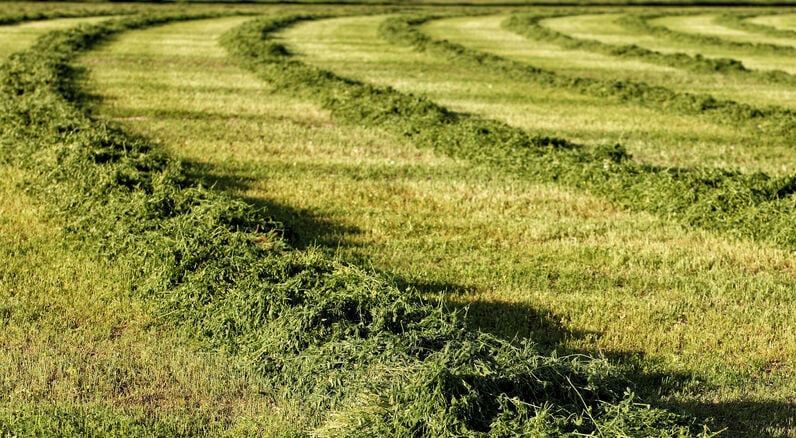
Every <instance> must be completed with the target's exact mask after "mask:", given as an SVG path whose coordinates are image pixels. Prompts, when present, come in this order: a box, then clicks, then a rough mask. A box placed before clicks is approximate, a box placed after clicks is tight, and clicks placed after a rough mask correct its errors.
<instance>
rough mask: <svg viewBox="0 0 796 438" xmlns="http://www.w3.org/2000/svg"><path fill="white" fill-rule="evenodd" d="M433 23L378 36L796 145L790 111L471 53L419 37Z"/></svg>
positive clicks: (397, 24) (405, 22)
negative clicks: (789, 140)
mask: <svg viewBox="0 0 796 438" xmlns="http://www.w3.org/2000/svg"><path fill="white" fill-rule="evenodd" d="M432 18H433V17H429V16H419V17H411V16H404V17H393V18H389V19H387V20H385V21H384V22H383V23H382V25H381V26H380V29H379V30H380V33H381V35H382V36H383V37H384V38H385V39H386V40H388V41H390V42H394V43H396V44H405V45H411V46H412V47H414V48H415V49H416V50H419V51H425V52H429V53H434V54H435V55H439V56H444V57H447V58H448V59H450V60H451V61H452V62H456V63H460V64H466V65H468V66H471V67H473V68H480V69H487V70H488V71H490V72H493V73H495V74H501V75H505V76H507V77H511V78H514V79H517V80H521V81H525V82H528V81H531V82H533V83H536V84H539V85H542V86H547V87H557V88H564V89H568V90H573V91H575V92H578V93H582V94H586V95H590V96H595V97H599V98H606V99H616V100H618V101H621V102H629V103H633V104H637V105H642V106H646V107H650V108H653V109H659V110H662V111H667V112H675V113H680V114H685V115H693V116H700V117H706V118H708V119H709V120H711V121H713V122H715V123H720V124H730V125H737V124H743V125H744V126H748V127H749V128H750V129H756V130H758V131H760V132H761V135H777V136H783V137H787V138H792V139H796V129H794V128H796V112H794V111H793V110H791V109H788V108H783V107H775V106H769V107H765V108H757V107H754V106H752V105H749V104H744V103H738V102H735V101H731V100H719V99H716V98H714V97H713V96H711V95H707V94H693V93H684V92H677V91H673V90H671V89H669V88H666V87H663V86H658V85H650V84H647V83H645V82H636V81H627V80H603V79H594V78H586V77H577V76H570V75H562V74H558V73H556V72H554V71H549V70H545V69H541V68H538V67H534V66H530V65H528V64H525V63H522V62H518V61H513V60H510V59H506V58H503V57H500V56H498V55H493V54H490V53H484V52H480V51H477V50H473V49H468V48H466V47H464V46H462V45H460V44H456V43H452V42H449V41H444V40H435V39H433V38H431V37H429V36H427V35H425V34H423V33H421V32H420V31H418V29H417V25H419V24H421V23H424V22H426V21H428V20H430V19H432Z"/></svg>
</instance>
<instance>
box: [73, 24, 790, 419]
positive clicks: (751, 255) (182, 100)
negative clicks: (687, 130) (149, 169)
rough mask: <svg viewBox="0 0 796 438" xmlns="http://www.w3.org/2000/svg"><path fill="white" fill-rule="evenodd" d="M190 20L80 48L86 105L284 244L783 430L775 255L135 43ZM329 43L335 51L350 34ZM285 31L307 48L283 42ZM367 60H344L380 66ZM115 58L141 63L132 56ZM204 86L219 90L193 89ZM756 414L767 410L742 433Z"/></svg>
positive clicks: (395, 62) (679, 397)
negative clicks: (94, 105)
mask: <svg viewBox="0 0 796 438" xmlns="http://www.w3.org/2000/svg"><path fill="white" fill-rule="evenodd" d="M192 29H196V28H194V27H192V26H190V25H174V26H170V27H169V28H163V29H162V31H163V32H167V33H168V32H173V35H175V36H174V37H167V36H166V35H165V34H159V33H158V32H157V31H155V32H152V33H150V32H141V33H139V34H137V35H136V34H130V35H128V36H127V37H123V38H121V39H120V40H119V41H118V42H117V43H116V44H114V45H111V46H108V47H106V49H105V50H103V51H102V52H99V53H98V54H97V55H92V56H90V57H88V58H86V61H85V62H86V63H87V64H88V65H91V66H92V70H93V71H94V72H95V73H94V76H92V80H93V81H96V83H97V84H99V86H100V88H99V90H101V92H100V94H102V95H103V96H105V99H106V100H105V102H106V105H105V106H104V107H103V111H107V112H108V115H109V116H111V117H113V118H116V119H119V120H122V121H124V123H125V125H126V126H127V127H128V128H130V129H134V130H136V131H137V132H141V133H144V134H146V135H148V136H152V137H154V138H158V139H160V140H161V141H162V142H163V144H164V146H165V147H167V148H169V150H171V151H172V152H173V153H175V154H179V155H180V156H182V157H184V158H186V159H188V160H190V161H193V162H199V163H202V164H203V165H204V166H205V167H206V168H207V169H209V170H210V172H211V175H210V176H209V178H210V181H214V182H215V183H216V184H218V185H219V187H227V188H229V189H231V190H233V191H234V193H238V194H241V195H242V196H244V197H246V198H248V199H250V200H252V201H253V202H256V203H259V204H260V205H265V206H268V207H269V211H271V212H272V213H274V214H275V215H276V216H277V217H278V218H280V219H282V221H283V222H285V224H286V227H287V229H286V235H287V236H288V237H289V238H290V239H291V240H292V241H293V242H294V243H295V244H296V245H298V246H304V245H307V244H310V243H313V242H315V243H319V244H322V245H323V246H324V247H325V248H327V251H330V252H335V253H338V254H341V255H343V256H344V257H345V258H347V259H353V260H361V261H362V263H365V264H372V265H373V266H374V267H376V268H377V269H379V270H382V271H384V272H386V273H388V274H390V275H392V276H394V277H396V278H397V279H399V280H401V281H402V282H404V283H406V284H409V285H415V286H417V287H420V288H421V290H423V291H425V292H426V293H429V294H437V293H440V292H442V293H446V294H447V295H448V296H449V298H450V300H451V301H453V302H461V303H468V304H470V305H471V310H470V316H471V318H472V319H473V320H475V321H477V322H478V323H479V324H480V325H481V326H482V327H484V328H485V329H489V330H491V331H494V332H496V333H499V334H501V335H502V336H505V337H508V338H511V337H513V336H515V335H519V336H521V337H524V336H529V337H531V338H532V339H534V340H537V341H538V342H541V343H542V345H544V346H545V348H549V349H554V348H555V349H559V350H561V351H589V352H594V351H603V352H606V353H608V354H610V355H612V356H615V357H616V358H620V359H621V360H622V361H623V362H624V363H625V364H626V365H628V367H629V368H635V370H636V372H638V373H639V375H640V376H641V377H642V378H645V379H647V382H648V384H649V385H650V387H655V388H658V387H660V388H662V389H661V390H662V391H663V394H664V400H666V401H668V402H669V403H670V404H671V405H672V406H675V407H679V408H682V409H686V410H688V411H690V412H694V413H698V414H710V415H716V416H719V417H720V418H721V422H722V423H725V424H726V423H729V424H730V425H731V426H732V427H733V430H734V431H735V432H738V433H740V431H741V430H746V431H747V432H748V431H750V430H753V431H754V432H752V433H760V432H761V430H762V429H765V428H766V427H770V428H771V429H770V430H769V432H770V433H772V434H775V433H787V431H788V427H789V426H788V421H789V417H788V415H789V412H790V406H789V405H788V404H787V402H786V401H785V400H787V399H788V397H789V394H792V391H793V388H792V387H791V385H789V383H788V382H789V381H790V380H791V376H792V373H793V370H792V369H791V368H790V367H789V366H788V365H787V363H788V360H787V357H788V355H789V354H790V353H788V352H789V351H792V350H793V338H792V336H784V337H779V336H777V333H780V332H779V331H772V330H771V329H770V328H768V326H769V325H770V324H774V323H775V322H776V321H780V323H781V324H784V326H788V325H789V324H791V323H789V322H786V321H792V320H793V315H790V314H788V313H787V308H789V306H787V305H784V306H782V307H781V309H782V311H784V312H786V313H785V314H783V313H778V314H776V315H773V314H771V306H770V303H771V301H772V300H786V301H787V300H788V299H789V294H788V292H787V291H788V290H791V289H792V282H791V280H790V272H791V271H790V270H791V263H792V261H791V260H790V256H789V255H788V253H787V252H783V251H779V250H776V249H772V248H768V247H766V246H764V245H762V246H761V245H755V244H750V243H748V242H747V243H743V242H734V241H732V240H725V239H722V238H720V237H717V236H715V235H711V234H709V233H703V232H695V231H685V230H683V229H681V228H679V227H677V226H672V225H671V224H669V223H668V222H666V221H661V220H660V219H658V218H655V217H653V216H649V215H644V214H633V213H628V212H625V211H622V210H619V209H616V208H615V207H612V206H611V205H609V204H607V203H605V202H604V201H602V200H600V199H598V198H595V197H590V196H587V195H584V194H581V193H577V192H573V191H571V190H567V189H562V188H561V187H557V186H556V185H554V184H552V185H551V184H538V183H533V182H529V181H527V180H524V179H523V178H518V177H515V176H512V175H510V174H505V173H502V172H496V171H495V170H494V169H492V168H483V167H478V166H472V165H471V164H468V163H466V162H462V161H460V160H452V159H450V158H447V157H445V156H441V155H439V154H438V153H430V152H428V151H422V150H415V149H413V147H412V146H411V144H409V143H407V141H406V140H404V139H401V138H400V137H394V136H389V135H385V134H384V133H383V132H381V131H379V130H376V129H374V128H368V127H352V126H350V125H346V124H343V125H340V124H339V122H337V121H335V119H331V118H330V116H329V114H328V112H327V110H324V109H321V108H319V107H317V106H316V105H314V104H312V103H311V102H308V101H307V100H305V99H296V98H294V97H289V96H286V95H285V94H284V93H283V92H280V91H279V90H280V89H279V88H277V89H274V88H272V87H271V86H269V85H267V84H257V83H254V82H249V81H242V80H241V77H240V76H238V74H239V73H237V72H235V71H234V70H232V71H231V70H229V69H228V67H227V66H225V65H221V64H215V63H203V62H199V60H200V58H202V57H203V56H205V54H207V55H208V56H210V57H211V58H215V57H216V56H220V53H219V52H218V49H214V48H213V46H212V45H209V44H208V43H207V42H206V41H197V40H196V39H195V38H191V39H190V40H191V41H192V42H191V44H190V47H192V50H191V51H192V52H194V53H197V55H196V56H195V57H193V58H191V57H186V58H185V59H179V60H170V58H169V53H170V52H171V51H172V50H173V49H171V48H170V47H169V46H163V45H160V44H147V42H156V41H160V40H174V41H180V40H181V41H185V39H184V38H185V37H186V36H188V35H195V34H196V31H193V30H192ZM333 35H334V33H326V34H324V38H326V39H329V38H330V37H331V36H333ZM347 35H348V36H349V37H350V38H351V39H350V40H349V42H347V44H345V45H344V47H345V46H351V45H354V44H355V43H356V41H357V40H355V39H354V38H353V37H354V36H355V35H356V33H355V32H352V33H350V34H347ZM363 35H365V37H364V38H365V39H367V35H369V34H367V33H363ZM176 36H179V37H176ZM298 40H301V41H304V42H307V43H308V42H309V39H308V38H307V36H306V35H303V36H301V37H299V36H296V38H295V39H294V38H291V41H298ZM369 43H372V42H370V41H369ZM361 44H363V45H364V42H363V43H361ZM141 47H147V49H146V50H142V49H139V48H141ZM377 51H378V49H377ZM381 52H382V55H380V56H381V57H377V58H371V57H362V58H364V59H365V60H366V61H367V62H371V61H373V60H375V59H380V60H381V61H382V62H384V61H385V60H384V58H383V57H384V56H387V55H384V52H385V51H384V50H382V51H381ZM132 53H135V56H131V54H132ZM335 53H337V54H338V56H340V55H341V54H345V52H344V51H339V52H335ZM200 54H201V55H200ZM374 56H375V55H374ZM133 58H134V59H138V60H139V61H140V60H142V59H143V60H146V61H145V62H143V63H140V64H138V66H136V64H135V63H134V62H133V61H132V59H133ZM354 58H356V57H354V56H352V57H345V58H339V59H340V60H341V61H343V60H345V61H346V62H347V65H352V64H353V63H354V61H353V59H354ZM390 59H392V62H391V63H390V64H389V65H390V67H391V68H392V69H396V68H399V67H401V65H402V61H405V60H413V61H414V60H416V58H415V57H414V55H413V54H411V53H409V52H404V53H400V54H398V55H393V56H392V57H391V58H390ZM167 60H168V61H167ZM377 64H378V63H374V64H373V65H377ZM209 66H213V68H212V69H210V68H209ZM417 66H418V64H417V63H416V62H415V63H414V64H412V68H416V67H417ZM357 67H359V68H361V70H362V71H365V70H368V68H367V67H363V66H353V67H352V68H357ZM153 69H160V70H154V71H159V72H160V74H159V75H156V76H155V77H153V75H151V72H152V71H153ZM398 73H406V76H404V79H405V80H406V78H411V79H412V80H416V79H415V78H414V77H413V76H410V75H409V73H408V72H406V71H400V70H399V72H398ZM422 73H423V75H422V78H421V79H422V80H429V78H430V79H435V77H434V74H436V75H442V72H439V73H437V72H435V71H434V70H431V69H427V68H424V69H423V70H422ZM445 73H447V74H450V68H448V70H447V71H446V72H445ZM415 76H419V75H417V74H416V75H415ZM147 78H149V82H147V84H148V85H147V86H146V87H144V88H143V90H141V91H139V90H140V88H139V86H140V85H141V83H142V82H143V81H145V80H147ZM156 78H160V79H156ZM437 80H438V79H437ZM176 83H183V84H185V83H191V84H192V85H191V86H183V87H179V88H175V87H174V86H173V84H176ZM134 84H135V85H134ZM207 84H213V86H214V87H217V88H221V89H223V90H225V92H224V93H217V94H212V95H211V94H207V93H205V92H204V90H206V89H207ZM397 86H403V87H406V88H410V87H411V86H412V82H404V83H403V84H397ZM429 88H432V87H429ZM448 89H450V88H448ZM211 108H212V109H213V110H212V111H210V110H209V109H211ZM651 273H652V274H651ZM750 273H755V274H754V275H751V276H750ZM762 291H765V292H762ZM728 318H730V319H733V318H734V321H732V322H730V321H729V320H728ZM778 324H779V323H778ZM739 327H740V328H739ZM739 330H741V331H742V333H743V335H739ZM770 342H773V344H770ZM761 345H771V347H770V348H768V347H765V348H762V349H761V348H759V346H761ZM780 354H781V356H780ZM762 376H765V377H762ZM775 388H776V389H775ZM772 391H773V393H772ZM743 403H747V404H748V405H747V406H744V407H742V409H739V410H737V411H736V409H735V408H736V406H737V405H736V404H738V406H740V404H743ZM762 406H766V409H767V410H768V411H769V412H768V415H766V416H763V417H762V418H757V419H756V422H755V425H754V426H749V425H746V426H744V425H743V423H748V424H751V422H752V419H754V418H755V416H757V415H759V414H758V412H757V411H758V410H759V408H760V407H762Z"/></svg>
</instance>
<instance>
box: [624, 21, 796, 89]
mask: <svg viewBox="0 0 796 438" xmlns="http://www.w3.org/2000/svg"><path fill="white" fill-rule="evenodd" d="M658 19H661V20H664V21H667V20H675V21H676V19H677V16H661V15H660V14H644V13H641V14H627V15H623V16H622V17H620V18H619V23H621V24H622V25H623V26H625V27H627V28H629V29H630V30H631V31H632V32H636V33H641V34H652V35H655V36H658V37H660V39H661V41H662V45H660V44H661V43H656V46H655V47H648V46H646V45H644V46H643V47H648V48H653V49H655V50H659V51H662V52H665V51H667V50H668V51H670V52H684V53H687V54H689V55H691V56H696V55H702V56H707V57H711V58H729V59H736V60H738V61H741V62H742V63H743V65H744V66H746V67H747V68H750V69H753V70H760V71H765V72H772V74H774V73H776V72H777V71H784V72H787V73H789V74H791V75H793V74H796V64H794V61H793V59H795V58H794V57H793V52H796V49H793V48H791V47H777V46H770V45H754V44H751V43H740V42H733V41H728V40H723V39H721V38H718V37H715V36H710V35H704V34H693V33H688V32H676V31H673V30H671V29H669V28H668V27H666V26H664V25H659V24H655V23H656V20H658ZM783 55H786V56H783Z"/></svg>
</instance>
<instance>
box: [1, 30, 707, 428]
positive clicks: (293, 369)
mask: <svg viewBox="0 0 796 438" xmlns="http://www.w3.org/2000/svg"><path fill="white" fill-rule="evenodd" d="M184 18H190V17H175V16H158V17H148V18H130V19H125V20H117V21H114V22H111V23H106V24H102V25H97V26H90V27H84V28H80V29H77V30H71V31H67V32H58V33H52V34H49V35H48V36H47V37H46V38H44V39H42V40H40V42H39V43H38V44H37V45H36V46H35V47H34V48H33V49H32V50H30V51H27V52H25V53H22V54H18V55H15V56H13V57H12V58H11V60H10V61H9V62H7V63H5V64H4V65H3V66H2V67H0V94H2V96H3V99H2V104H0V126H3V128H4V129H3V132H2V141H3V143H4V144H6V145H9V146H10V147H8V148H6V150H4V155H5V156H6V157H7V159H8V160H9V161H11V162H12V163H14V164H16V165H18V166H21V167H24V168H26V169H28V170H29V171H31V172H35V173H36V175H37V176H36V177H34V178H33V179H32V180H31V181H30V186H29V187H30V190H31V191H32V192H33V193H36V194H38V195H39V196H41V198H42V199H44V200H46V201H48V202H49V203H51V204H52V206H53V212H55V213H58V214H62V215H63V216H64V220H65V221H66V222H67V223H68V224H69V226H68V227H67V229H68V231H69V232H70V233H71V236H72V237H73V238H74V239H76V240H82V241H83V242H84V243H85V244H86V245H88V246H91V247H93V248H95V249H96V250H97V251H99V252H100V253H103V254H106V255H108V256H113V257H114V258H115V259H116V260H123V261H125V262H126V263H127V264H128V265H130V266H137V267H138V269H137V271H136V272H135V273H134V274H135V275H136V278H137V279H138V281H137V284H138V285H139V286H138V290H137V292H138V293H139V294H141V295H142V296H145V297H148V298H150V299H151V300H152V301H153V303H155V304H156V305H157V306H158V307H159V309H160V312H161V315H160V316H161V317H162V319H163V320H164V321H168V322H170V323H173V324H174V325H176V326H178V327H180V328H181V329H182V330H184V331H185V332H186V333H188V334H189V335H191V336H193V337H196V338H199V339H202V340H204V341H205V342H207V343H208V344H210V345H213V346H216V347H217V348H220V349H223V350H225V351H228V352H232V353H236V354H240V355H243V356H244V357H248V358H250V359H251V360H252V361H253V362H254V364H255V365H256V366H257V367H259V369H260V370H261V371H262V372H263V373H264V374H265V375H266V376H268V377H269V378H270V381H271V384H272V385H273V391H274V392H276V393H281V394H282V395H284V397H285V398H288V399H292V400H300V401H301V402H302V404H303V405H305V408H306V409H308V410H310V411H312V412H315V418H317V422H316V423H315V424H313V425H310V428H312V427H315V429H316V432H317V433H318V434H327V435H347V436H350V435H351V434H366V435H372V434H394V435H399V436H403V435H424V436H458V435H465V434H466V435H482V436H487V435H495V436H498V435H507V434H516V433H534V434H546V435H564V434H571V435H581V434H596V435H603V434H606V433H608V434H626V435H627V434H631V435H639V436H649V435H658V436H688V435H691V434H702V435H708V433H707V432H706V431H705V430H702V429H700V428H698V427H697V426H694V424H693V423H692V422H691V421H689V420H687V419H684V418H681V417H678V416H676V415H673V414H671V413H669V412H666V411H663V410H660V409H654V408H650V407H649V406H646V405H641V404H637V403H635V402H634V399H633V396H632V394H631V393H629V392H625V391H624V388H625V387H626V385H627V383H628V382H626V381H625V380H624V379H623V378H622V377H621V376H620V375H619V374H618V373H617V372H616V371H615V369H613V368H612V367H610V366H608V364H607V363H606V362H605V361H604V360H600V359H592V358H587V357H581V356H569V357H561V358H559V357H555V356H542V355H539V354H538V353H537V352H536V351H535V350H534V348H533V346H531V345H529V344H528V343H527V342H521V343H518V345H513V344H510V343H508V342H506V341H502V340H500V339H497V338H495V337H494V336H491V335H488V334H484V333H481V332H477V331H474V330H470V329H469V328H468V327H467V325H466V322H465V320H464V318H463V317H462V314H461V313H459V312H450V311H448V310H446V309H444V308H443V307H441V306H439V305H437V304H434V303H428V302H426V301H424V300H423V299H422V297H421V296H420V294H419V293H418V292H417V291H414V290H411V289H410V290H400V289H398V288H397V287H395V286H394V285H392V284H390V283H389V282H388V281H387V280H385V279H383V278H381V277H379V276H377V275H374V274H372V273H369V272H366V271H363V270H362V269H359V268H357V267H354V266H349V265H346V264H343V263H341V262H340V261H338V260H335V259H332V258H329V257H328V256H325V255H322V254H320V253H318V252H315V251H312V250H307V251H297V250H294V249H291V248H289V247H288V245H287V244H286V243H285V242H284V240H283V239H282V238H281V237H280V236H279V229H280V227H279V225H278V224H275V223H273V222H272V221H270V220H269V219H268V216H267V213H266V212H264V211H260V210H256V209H254V208H253V207H251V206H250V205H248V204H246V203H243V202H241V201H239V200H235V199H233V198H230V197H228V196H225V195H223V194H220V193H218V192H215V191H212V190H209V189H207V188H205V187H203V186H201V185H200V184H198V183H196V182H195V181H193V180H192V179H191V178H190V177H189V176H187V172H186V171H185V170H184V169H183V166H182V164H181V163H179V162H177V161H176V160H173V159H172V158H170V157H168V156H166V155H165V154H163V153H162V152H161V151H160V150H159V149H158V148H156V147H155V146H153V145H152V144H151V143H149V142H148V141H147V140H146V139H143V138H138V137H133V136H130V135H127V134H125V133H124V132H123V131H121V130H119V129H118V128H117V127H115V126H113V125H112V124H109V123H107V122H98V121H95V120H92V119H91V118H89V117H88V116H87V115H86V114H85V113H84V112H83V111H82V110H81V109H80V108H79V105H76V104H75V103H76V102H75V101H76V100H77V99H78V98H79V96H80V90H79V89H78V88H77V87H76V85H75V83H74V82H73V81H72V80H70V79H71V78H73V74H74V72H73V70H72V68H71V67H70V61H71V60H72V58H73V57H74V56H75V55H76V53H77V52H79V51H80V50H85V49H87V48H90V47H91V46H92V45H94V44H96V43H97V42H99V41H101V40H103V39H104V38H106V37H108V36H109V35H112V34H114V33H117V32H121V31H124V30H126V29H132V28H136V27H142V26H147V25H153V24H157V23H161V22H165V21H168V20H174V19H184ZM297 19H298V18H295V17H292V18H287V19H268V20H266V21H264V22H262V23H254V24H253V25H250V26H246V27H244V28H243V31H242V33H241V34H239V35H238V38H232V39H230V40H229V42H230V43H235V42H237V43H238V44H239V46H238V47H240V48H243V49H248V50H251V49H252V48H253V49H254V51H252V52H249V53H251V54H253V55H256V56H257V57H258V60H259V61H261V62H262V61H268V60H271V59H280V60H282V59H283V58H284V55H285V53H284V51H282V50H280V49H279V48H278V47H277V46H271V47H270V48H269V47H268V45H267V44H266V45H265V46H262V45H260V44H261V43H262V38H261V37H262V36H263V33H264V29H276V28H277V27H279V26H283V25H286V24H288V23H290V22H292V21H295V20H297ZM246 31H248V32H251V33H253V35H254V37H255V38H254V42H255V45H254V46H251V45H250V42H251V41H249V40H247V39H244V38H243V37H244V36H251V34H247V33H246ZM260 49H262V50H260ZM280 62H281V61H280ZM280 65H281V64H280ZM327 79H332V77H331V76H330V75H328V76H327ZM396 97H399V98H400V96H396ZM414 103H415V105H417V106H418V108H432V109H433V108H435V107H434V106H433V105H431V106H429V105H430V104H429V103H427V102H424V101H422V100H415V101H414ZM387 104H388V105H389V104H392V105H403V101H401V100H400V99H399V100H397V101H390V100H387ZM428 114H429V115H431V116H433V112H429V113H428ZM451 120H453V119H451ZM431 121H434V123H436V119H434V120H432V119H429V122H431ZM499 127H500V125H498V124H495V125H494V128H495V129H496V135H497V136H498V137H496V138H500V139H501V141H503V140H511V138H507V137H505V134H513V133H512V132H510V131H501V130H500V129H498V128H499ZM471 128H472V129H474V131H472V132H471V135H473V136H477V135H479V134H484V132H483V129H484V127H483V126H476V125H473V126H472V127H471ZM488 129H489V128H487V131H488ZM418 134H419V133H418ZM520 140H521V141H524V142H526V143H527V146H528V147H531V146H533V147H560V148H564V149H566V148H568V147H570V145H568V144H567V143H564V142H556V141H552V140H549V139H545V140H527V139H526V140H522V139H520ZM599 154H600V156H605V157H607V158H609V159H610V158H611V157H614V159H616V160H621V157H622V154H621V151H618V152H617V151H614V150H608V151H605V152H599ZM593 155H595V153H593V152H591V153H590V155H589V156H593ZM84 418H85V419H86V420H87V421H90V416H88V417H85V416H84ZM4 427H5V426H4ZM45 428H47V426H45ZM9 429H13V426H9ZM26 430H27V429H26ZM81 430H83V429H81ZM86 430H89V431H91V430H93V429H86Z"/></svg>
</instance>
